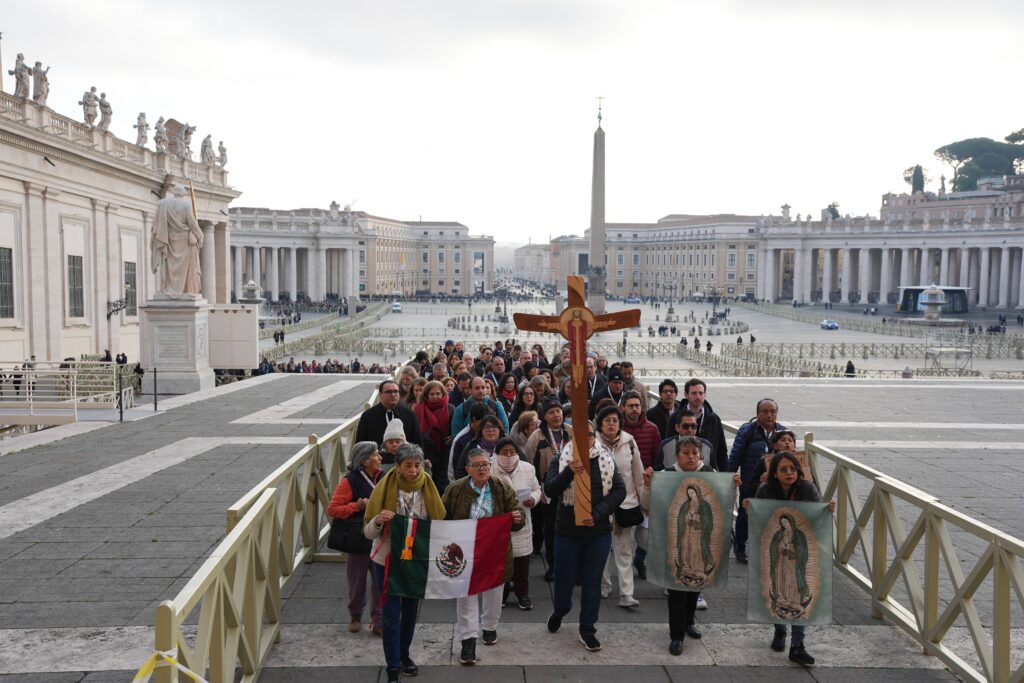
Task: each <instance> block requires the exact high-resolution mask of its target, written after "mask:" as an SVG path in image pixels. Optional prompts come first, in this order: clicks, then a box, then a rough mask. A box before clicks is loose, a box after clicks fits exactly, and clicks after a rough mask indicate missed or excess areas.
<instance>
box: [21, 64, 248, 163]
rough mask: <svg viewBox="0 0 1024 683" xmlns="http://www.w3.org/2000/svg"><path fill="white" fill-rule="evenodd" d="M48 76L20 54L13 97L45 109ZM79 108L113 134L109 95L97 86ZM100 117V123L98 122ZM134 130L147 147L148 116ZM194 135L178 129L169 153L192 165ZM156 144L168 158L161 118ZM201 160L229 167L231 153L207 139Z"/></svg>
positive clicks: (142, 115)
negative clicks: (30, 92) (214, 147)
mask: <svg viewBox="0 0 1024 683" xmlns="http://www.w3.org/2000/svg"><path fill="white" fill-rule="evenodd" d="M49 72H50V67H46V68H45V69H44V68H43V65H42V62H36V63H35V66H34V67H30V66H29V65H28V64H27V63H26V62H25V55H23V54H20V53H19V54H18V58H17V60H16V61H15V64H14V69H13V70H11V71H8V72H7V73H8V74H10V75H12V76H14V80H15V86H14V96H15V97H17V98H19V99H23V100H29V99H31V101H32V102H34V103H35V104H37V105H39V106H40V107H45V106H46V99H47V97H49V95H50V81H49V77H48V74H49ZM30 84H31V87H32V91H33V92H32V96H31V98H30V97H29V86H30ZM78 104H79V105H81V107H82V114H83V117H84V119H85V123H86V125H88V126H89V128H94V129H96V130H98V131H101V132H104V133H107V132H109V131H110V120H111V118H112V117H113V115H114V109H113V107H112V106H111V104H110V101H109V100H108V99H107V94H106V93H104V92H101V93H99V94H98V95H97V93H96V86H93V87H91V88H89V89H88V90H87V91H85V93H83V94H82V99H81V100H79V102H78ZM97 117H98V118H99V121H97ZM132 127H133V128H135V129H136V131H137V133H136V139H135V144H136V146H138V147H145V146H146V142H147V141H148V137H149V129H150V125H149V123H148V122H147V121H146V113H145V112H141V113H140V114H139V118H138V120H137V122H136V123H135V124H134V125H133V126H132ZM195 131H196V126H191V125H189V124H187V123H186V124H185V125H184V126H181V127H179V128H178V130H177V132H176V133H175V138H174V144H173V149H171V150H170V151H171V152H173V154H174V155H175V156H176V157H177V158H178V159H187V160H189V161H192V148H191V145H192V134H193V133H194V132H195ZM153 143H154V145H155V148H156V149H155V151H156V152H157V153H158V154H166V153H167V152H168V147H170V145H168V137H167V131H166V129H165V126H164V118H163V117H162V116H161V117H160V120H159V121H157V123H156V126H155V130H154V132H153ZM199 158H200V161H201V162H202V163H204V164H207V165H210V166H225V165H227V162H228V150H227V148H226V147H225V146H224V141H223V140H221V141H220V144H219V145H218V148H217V151H216V152H215V151H214V149H213V136H212V135H207V136H206V137H205V138H204V139H203V143H202V146H201V147H200V150H199Z"/></svg>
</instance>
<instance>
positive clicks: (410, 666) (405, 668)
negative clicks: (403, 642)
mask: <svg viewBox="0 0 1024 683" xmlns="http://www.w3.org/2000/svg"><path fill="white" fill-rule="evenodd" d="M419 672H420V668H419V667H418V666H416V662H414V661H412V659H410V658H409V656H408V655H406V656H405V657H402V673H404V674H405V675H406V676H415V675H416V674H418V673H419Z"/></svg>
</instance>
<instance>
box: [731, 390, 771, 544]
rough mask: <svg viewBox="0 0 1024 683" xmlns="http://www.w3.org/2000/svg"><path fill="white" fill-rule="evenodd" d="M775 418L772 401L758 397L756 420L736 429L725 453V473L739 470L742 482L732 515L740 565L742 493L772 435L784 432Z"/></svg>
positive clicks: (743, 523)
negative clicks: (730, 444) (736, 507)
mask: <svg viewBox="0 0 1024 683" xmlns="http://www.w3.org/2000/svg"><path fill="white" fill-rule="evenodd" d="M778 415H779V404H778V403H776V402H775V399H771V398H762V399H761V400H760V401H758V402H757V417H755V418H754V419H753V420H751V421H750V422H747V423H746V424H744V425H743V426H742V427H740V428H739V431H737V432H736V438H735V439H734V440H733V442H732V451H730V453H729V464H728V470H729V471H730V472H736V471H737V470H739V473H740V479H741V480H742V481H743V485H742V486H740V496H739V513H738V514H737V515H736V533H735V534H734V536H733V543H734V545H735V547H736V559H737V560H738V561H739V562H741V563H742V564H746V563H747V511H746V509H744V507H743V499H744V498H746V497H747V494H746V491H747V490H748V489H749V488H750V480H751V479H752V478H753V476H754V467H755V466H756V465H757V461H758V460H760V459H761V458H763V457H764V455H765V454H766V453H770V452H771V450H772V447H771V439H772V434H774V433H775V432H776V431H781V430H784V429H785V427H784V426H783V425H781V424H779V423H778V422H776V421H775V418H776V417H778Z"/></svg>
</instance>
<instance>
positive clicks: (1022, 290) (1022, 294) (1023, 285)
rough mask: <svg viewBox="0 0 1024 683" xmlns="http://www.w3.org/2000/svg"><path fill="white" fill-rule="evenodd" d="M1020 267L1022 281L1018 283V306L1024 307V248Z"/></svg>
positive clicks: (1021, 253)
mask: <svg viewBox="0 0 1024 683" xmlns="http://www.w3.org/2000/svg"><path fill="white" fill-rule="evenodd" d="M1018 268H1019V276H1020V282H1018V283H1017V308H1021V309H1024V249H1021V252H1020V261H1019V265H1018Z"/></svg>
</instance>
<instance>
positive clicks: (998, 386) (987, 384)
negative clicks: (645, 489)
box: [638, 370, 1024, 393]
mask: <svg viewBox="0 0 1024 683" xmlns="http://www.w3.org/2000/svg"><path fill="white" fill-rule="evenodd" d="M665 374H666V375H668V376H672V371H671V370H670V371H668V372H667V373H665ZM638 379H640V380H641V381H642V380H648V381H650V380H651V379H654V378H653V377H639V378H638ZM708 380H709V382H711V383H713V384H712V387H711V388H712V390H714V391H717V390H719V389H732V388H737V389H749V388H751V387H761V388H764V387H772V388H778V389H789V388H791V387H792V388H799V389H844V390H845V389H893V388H900V389H941V390H943V391H950V390H956V391H1024V382H1020V381H1015V380H1002V381H1000V380H987V379H973V378H972V379H971V380H970V381H966V380H965V381H964V382H963V383H957V384H923V383H921V384H919V383H918V382H919V380H901V379H893V380H892V381H891V382H888V383H885V382H877V381H870V380H867V381H865V380H859V379H840V378H838V377H837V378H836V379H835V380H833V381H831V382H787V381H785V378H783V377H775V378H773V379H771V380H766V381H764V382H749V381H746V382H744V381H739V382H730V381H729V378H728V377H712V378H708ZM709 393H710V392H709Z"/></svg>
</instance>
